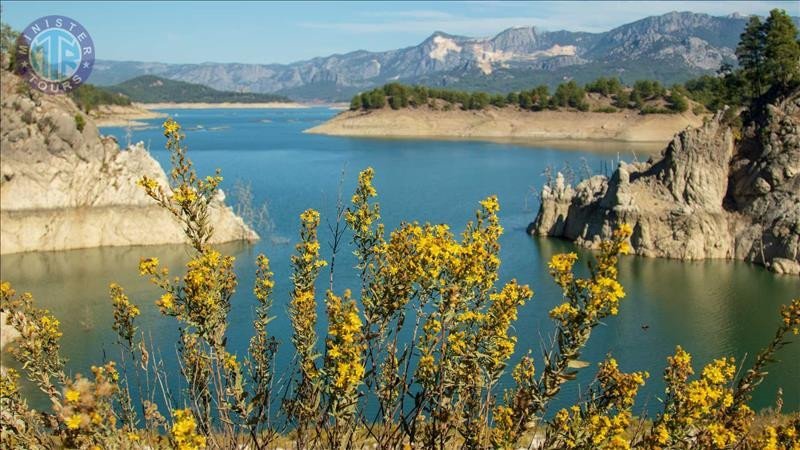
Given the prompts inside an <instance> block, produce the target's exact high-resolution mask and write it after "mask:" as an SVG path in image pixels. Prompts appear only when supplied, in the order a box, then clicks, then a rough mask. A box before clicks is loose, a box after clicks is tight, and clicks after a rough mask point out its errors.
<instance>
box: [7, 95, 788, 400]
mask: <svg viewBox="0 0 800 450" xmlns="http://www.w3.org/2000/svg"><path fill="white" fill-rule="evenodd" d="M166 112H168V113H170V114H172V115H174V116H176V118H177V119H178V120H179V121H180V122H181V123H182V125H183V126H184V128H185V129H187V135H188V145H189V148H190V153H189V154H190V156H191V158H192V159H193V160H194V161H195V163H196V165H197V167H198V170H199V172H200V173H210V172H212V171H213V170H214V169H215V168H217V167H219V168H221V169H222V171H223V176H224V177H225V181H224V183H223V188H224V189H227V191H228V192H230V187H232V186H233V184H234V182H235V181H236V180H242V181H249V182H250V183H251V184H252V187H253V192H254V194H255V198H256V202H257V203H261V202H264V201H266V202H268V203H269V209H270V212H271V214H272V219H273V221H274V223H275V228H274V231H273V232H272V233H271V234H270V235H268V236H265V238H264V239H262V240H261V241H259V242H258V243H256V244H254V245H245V244H229V245H225V246H223V247H222V248H223V249H224V251H226V252H228V253H230V254H234V255H236V257H237V274H238V275H239V276H240V288H239V292H238V293H237V295H236V297H235V298H234V302H233V308H232V311H231V315H230V319H231V324H232V325H231V327H230V332H229V343H230V345H231V348H232V349H233V351H234V352H235V353H239V354H240V355H243V354H244V352H245V350H246V346H247V342H248V340H249V337H250V335H251V334H252V327H251V324H250V323H251V320H252V317H253V308H254V306H255V302H254V300H253V299H252V298H251V296H250V291H251V287H252V281H253V276H254V271H255V270H254V264H253V261H254V259H255V255H257V254H258V253H261V252H263V253H265V254H267V255H268V256H269V258H270V259H271V261H272V267H273V271H274V272H275V278H276V280H277V286H276V291H275V296H274V301H275V307H274V311H273V312H274V315H276V316H277V319H276V320H275V321H274V322H273V323H272V324H271V326H272V332H273V333H274V334H275V335H276V336H278V338H279V339H280V341H281V343H282V346H281V348H280V354H279V366H280V367H285V366H286V365H287V364H288V362H289V358H290V357H291V351H292V349H291V343H290V341H289V332H290V331H289V324H288V319H287V317H286V305H287V303H288V290H289V287H290V285H289V275H290V267H289V256H290V255H291V253H292V251H293V245H292V244H293V243H294V241H295V239H296V233H297V230H298V220H299V219H298V215H299V214H300V213H301V212H302V211H303V210H305V209H306V208H316V209H318V210H319V211H320V212H321V214H322V216H323V227H322V230H321V236H320V240H321V241H322V242H323V245H322V247H323V248H322V251H323V256H328V255H329V251H328V248H327V246H326V245H325V242H327V240H328V238H329V236H330V234H329V233H328V232H327V230H326V227H325V226H324V224H325V220H326V218H331V217H332V216H333V212H334V209H335V203H336V197H337V187H338V185H339V179H340V175H341V173H342V171H344V181H343V186H344V194H345V198H346V199H347V198H349V196H350V194H351V193H352V190H353V188H354V186H355V181H356V175H357V173H358V171H359V170H361V169H363V168H365V167H367V166H372V167H373V168H375V171H376V178H375V185H376V187H377V189H378V192H379V201H380V202H381V205H382V213H383V217H384V221H385V223H386V225H387V228H390V227H395V226H397V225H398V224H399V223H400V221H401V220H418V221H421V222H424V221H429V222H432V223H442V222H446V223H449V224H450V225H451V227H452V228H453V230H454V231H456V232H459V231H460V230H461V229H463V226H464V224H465V223H466V222H467V221H468V220H470V219H471V218H472V216H473V211H474V209H475V207H476V205H477V202H478V201H479V200H481V199H483V198H484V197H486V196H487V195H491V194H497V195H498V197H499V199H500V203H501V207H502V210H501V212H500V217H501V223H502V225H503V227H504V228H505V234H504V235H503V237H502V238H501V245H502V250H501V258H502V261H503V265H502V269H501V278H502V280H503V281H507V280H509V279H511V278H516V279H517V280H519V281H520V282H522V283H527V284H530V285H531V287H532V288H533V289H534V291H535V297H534V299H533V300H532V301H531V302H529V303H528V304H527V305H525V306H524V307H523V308H522V309H521V311H520V314H519V320H518V321H517V323H516V325H515V334H516V335H517V336H518V337H519V343H518V345H517V348H518V353H519V354H521V353H523V352H525V351H527V350H528V349H529V348H530V349H533V350H534V353H533V354H534V356H535V357H537V359H538V356H539V355H538V349H539V344H538V342H539V338H540V336H547V335H548V333H550V332H551V331H552V325H551V323H550V320H549V318H548V317H547V311H548V310H549V309H550V308H552V307H553V306H554V305H556V304H558V303H560V293H559V290H558V289H557V287H556V286H555V285H554V284H553V282H552V281H551V280H550V279H549V276H548V275H547V273H546V262H547V261H548V260H549V258H550V256H551V255H552V254H554V253H557V252H562V251H568V250H573V246H572V244H570V243H568V242H564V241H560V240H555V239H542V238H532V237H530V236H528V235H527V234H526V233H525V227H526V226H527V225H528V223H529V222H530V221H531V220H533V217H534V216H535V212H536V208H537V207H538V204H537V202H536V199H535V198H534V197H532V196H530V195H529V192H530V188H531V186H532V185H541V183H542V181H543V178H542V177H541V175H540V174H541V173H542V171H543V170H544V169H545V167H547V166H548V165H550V166H553V167H556V168H558V167H563V166H564V164H565V163H567V164H569V165H570V166H571V167H572V168H574V169H575V170H576V171H578V169H579V168H580V167H582V166H584V165H586V166H588V167H589V168H590V169H592V170H593V171H595V172H598V171H602V170H603V168H604V167H608V166H613V164H614V160H616V158H617V157H618V156H619V157H622V158H624V159H627V160H631V159H633V158H635V157H638V158H640V159H641V158H646V155H643V154H642V152H641V149H632V148H630V147H626V146H624V145H622V144H619V145H617V144H606V145H605V146H603V147H602V148H600V149H599V150H597V149H595V150H594V151H591V152H590V151H581V150H577V149H564V148H563V146H562V147H559V148H558V149H556V148H551V147H548V146H546V145H542V146H538V147H537V146H532V145H528V146H524V145H519V144H509V143H506V144H501V143H490V142H467V141H430V140H388V139H384V140H381V139H356V138H341V137H328V136H316V135H307V134H303V133H302V130H304V129H307V128H310V127H312V126H314V125H316V124H318V123H321V122H322V121H324V120H326V119H327V118H328V117H330V116H331V115H333V114H334V112H333V111H331V110H328V109H323V108H318V109H307V110H174V111H166ZM160 122H161V121H160V120H153V121H149V123H150V124H151V126H150V127H148V128H144V129H137V130H133V132H132V140H133V141H139V140H142V141H144V142H145V143H146V144H148V145H149V146H150V148H151V151H152V152H153V154H154V156H155V157H156V158H157V159H158V160H159V161H160V162H161V163H162V164H166V163H167V162H168V155H167V154H166V153H165V152H164V151H163V150H162V149H163V144H164V138H163V136H162V135H161V131H160V128H159V126H158V124H159V123H160ZM104 133H106V134H113V135H115V136H117V137H118V139H119V140H120V142H123V143H124V141H126V130H123V129H119V128H108V129H105V130H104ZM229 201H235V198H233V196H232V195H231V194H229ZM350 251H351V248H349V247H346V248H345V249H343V251H342V252H341V253H340V254H339V258H340V259H337V272H336V290H337V291H341V290H343V289H344V288H346V287H355V286H356V279H355V278H354V275H355V273H354V271H352V270H349V268H350V267H352V265H353V264H354V260H353V258H352V256H351V255H350ZM578 252H579V254H580V255H581V256H582V257H588V256H589V254H588V253H587V252H585V251H581V250H578ZM146 256H158V257H159V259H160V260H161V261H162V263H164V264H165V265H167V266H170V267H173V268H178V267H180V266H181V265H182V264H184V263H185V261H186V260H187V258H188V253H187V251H186V249H185V248H183V247H181V246H159V247H131V248H108V249H87V250H76V251H69V252H52V253H32V254H23V255H9V256H4V257H3V259H2V267H1V269H2V278H3V279H4V280H9V281H11V282H12V283H13V284H14V285H15V287H16V288H17V289H18V290H27V291H31V292H32V293H33V294H34V296H35V298H36V300H37V302H38V304H40V305H43V306H45V307H47V308H49V309H51V310H52V311H53V312H54V313H55V314H56V315H57V316H58V317H60V318H61V319H62V322H63V328H64V334H65V339H64V353H65V354H66V356H67V357H68V358H69V359H70V362H69V369H70V370H71V371H73V372H86V371H87V370H88V367H89V365H91V364H98V363H100V362H101V361H102V360H103V358H104V355H105V357H106V358H115V357H116V355H117V353H115V352H116V351H117V350H116V349H115V346H114V333H113V331H112V330H111V326H110V324H111V321H112V311H111V306H110V302H109V300H108V284H109V283H111V282H112V281H116V282H118V283H120V284H122V285H123V286H124V287H126V289H127V291H128V293H129V295H130V296H131V298H132V300H133V301H135V302H136V303H138V304H139V305H141V306H142V311H143V312H142V316H141V320H140V324H142V328H143V329H144V330H145V331H146V333H147V336H148V339H150V338H152V340H153V342H155V343H156V344H157V345H158V346H159V347H160V348H161V351H162V354H163V357H164V359H165V360H166V362H167V366H168V367H171V368H176V364H175V362H174V359H175V357H174V355H175V349H174V342H175V337H176V336H177V331H176V324H175V323H174V322H173V321H172V320H171V319H169V318H164V317H161V316H160V315H159V314H158V312H157V311H156V309H155V307H153V302H154V300H155V299H156V298H157V293H156V291H155V290H153V289H152V288H151V287H149V286H148V284H147V282H146V280H143V279H141V278H140V277H139V276H138V274H137V272H136V266H137V263H138V261H139V258H141V257H146ZM321 278H322V279H321V280H320V290H322V289H324V288H325V287H326V286H327V273H325V274H324V276H322V277H321ZM620 278H621V281H622V283H623V285H624V286H625V288H626V291H627V293H628V295H627V297H626V298H625V300H624V301H623V304H622V306H621V308H620V313H619V315H618V316H616V317H613V318H609V319H608V320H607V321H606V322H605V323H604V324H602V325H601V326H599V327H598V328H597V329H596V331H595V332H594V334H593V336H592V339H591V340H590V343H589V345H588V347H587V349H586V351H585V352H584V354H583V356H582V359H583V360H586V361H588V362H590V363H593V364H594V363H597V362H599V361H600V360H602V359H603V357H604V356H605V355H606V354H607V353H611V354H612V355H613V356H614V357H615V358H616V359H617V360H618V361H619V362H620V366H621V368H622V369H623V370H647V371H649V372H650V373H651V378H650V380H648V383H647V385H646V387H645V388H644V389H643V390H642V391H641V393H640V398H639V400H640V402H639V404H640V405H645V404H646V405H647V407H648V409H650V410H651V411H654V410H657V409H658V400H657V396H658V395H659V394H660V393H661V392H662V391H663V385H662V383H661V381H660V380H661V376H660V374H661V373H662V371H663V367H664V365H665V361H666V357H667V356H668V355H670V354H671V353H672V352H673V351H674V348H675V345H678V344H680V345H682V346H683V347H684V348H686V349H687V350H689V351H690V352H691V353H692V354H693V356H694V361H695V364H696V366H700V365H701V364H704V363H706V362H708V361H710V360H712V359H714V358H719V357H722V356H735V357H736V358H737V360H741V359H742V358H747V361H750V360H751V359H752V356H753V355H754V354H755V352H757V351H758V350H759V349H760V348H761V347H762V346H763V345H765V344H766V343H767V342H768V340H769V339H770V338H771V336H772V334H773V333H774V329H775V327H776V326H777V324H778V321H779V316H778V313H777V310H778V308H779V306H780V305H781V304H782V303H785V302H788V301H789V300H790V299H791V298H792V297H796V296H797V295H798V294H799V293H800V279H798V278H797V277H780V276H775V275H773V274H771V273H769V272H767V271H765V270H763V269H762V268H760V267H757V266H752V265H749V264H745V263H742V262H726V261H702V262H680V261H670V260H656V259H647V258H640V257H624V258H622V261H621V267H620ZM778 356H779V359H781V361H780V362H779V363H777V364H775V365H774V366H772V367H771V372H772V373H771V375H770V377H769V378H768V379H767V381H766V382H765V383H764V384H762V385H761V386H760V387H759V388H758V390H757V392H756V398H755V401H754V406H755V407H757V408H761V407H764V406H768V405H770V404H772V403H773V401H774V399H775V395H776V391H777V389H778V387H782V388H783V390H784V399H785V408H787V409H791V410H800V383H798V380H800V362H798V361H800V343H797V344H794V345H791V346H789V347H787V348H785V349H783V350H782V351H781V353H780V354H779V355H778ZM594 367H596V366H593V367H590V368H587V369H583V370H582V371H581V374H580V377H579V379H578V383H570V384H568V385H567V386H566V387H565V389H564V390H563V392H562V393H561V394H560V395H559V403H565V402H569V401H572V400H574V399H575V397H576V395H577V394H578V392H579V387H580V386H583V387H585V386H586V385H587V384H588V382H589V381H590V380H591V377H592V375H593V374H594V372H595V370H594Z"/></svg>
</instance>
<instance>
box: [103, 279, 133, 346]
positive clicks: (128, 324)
mask: <svg viewBox="0 0 800 450" xmlns="http://www.w3.org/2000/svg"><path fill="white" fill-rule="evenodd" d="M110 289H111V303H112V304H113V306H114V325H113V328H114V331H116V332H117V334H119V336H120V337H121V338H122V339H123V341H125V342H127V343H128V347H133V336H134V334H135V333H136V327H135V326H134V325H133V320H134V319H135V318H136V317H137V316H138V315H139V314H140V312H139V308H138V307H137V306H136V305H134V304H132V303H131V302H130V299H128V296H127V295H125V291H124V290H123V289H122V287H121V286H120V285H118V284H116V283H112V284H111V287H110Z"/></svg>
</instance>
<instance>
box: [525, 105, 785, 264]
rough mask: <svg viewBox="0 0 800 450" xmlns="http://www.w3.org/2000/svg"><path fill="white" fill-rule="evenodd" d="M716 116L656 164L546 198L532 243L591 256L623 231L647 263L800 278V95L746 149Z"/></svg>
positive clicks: (753, 127)
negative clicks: (559, 240)
mask: <svg viewBox="0 0 800 450" xmlns="http://www.w3.org/2000/svg"><path fill="white" fill-rule="evenodd" d="M722 117H723V113H722V112H720V113H718V114H717V115H716V116H715V117H714V118H713V119H712V120H710V121H708V122H707V123H705V124H704V125H703V126H701V127H698V128H694V129H688V130H685V131H682V132H680V133H678V134H677V135H676V136H675V137H674V138H673V140H672V141H671V142H670V143H669V145H668V146H667V147H666V148H665V149H664V151H663V152H662V155H661V157H660V158H659V159H657V160H652V159H651V160H650V161H648V162H646V163H636V164H626V163H620V165H619V167H618V168H617V170H616V171H615V172H614V174H613V175H612V176H611V177H610V178H606V177H603V176H595V177H592V178H590V179H587V180H584V181H582V182H580V183H579V184H578V185H577V186H575V187H574V188H573V187H572V186H569V185H568V184H566V183H565V182H564V179H563V177H562V176H561V175H560V174H559V176H558V177H557V178H556V181H555V182H554V183H553V184H552V185H550V186H545V187H544V188H543V190H542V196H541V197H542V203H541V206H540V208H539V212H538V214H537V216H536V220H535V221H534V222H533V223H532V224H531V226H530V227H529V231H530V232H531V233H532V234H538V235H543V236H557V237H564V238H567V239H570V240H573V241H575V242H576V243H578V244H579V245H583V246H587V247H593V246H595V245H596V244H597V243H598V242H599V241H600V240H601V239H604V238H606V237H608V236H609V235H610V233H611V231H612V229H613V228H614V227H615V226H616V225H617V224H619V223H621V222H626V223H629V224H631V225H632V226H633V227H634V231H633V236H632V237H631V244H632V247H633V248H634V250H635V252H636V253H637V254H639V255H645V256H658V257H667V258H680V259H703V258H735V259H743V260H746V261H751V262H755V263H757V264H762V265H764V266H766V267H768V268H769V269H771V270H773V271H776V272H779V273H793V274H800V131H799V130H800V91H795V92H793V93H792V94H791V95H789V96H788V97H787V98H784V99H782V100H780V101H777V102H775V104H772V105H768V106H766V107H765V108H764V111H763V113H761V114H760V115H759V117H757V118H755V119H754V120H753V121H752V122H751V123H750V125H749V126H747V127H745V129H744V130H743V136H742V137H741V138H740V139H739V140H735V139H734V135H733V132H732V131H731V129H730V128H729V127H727V126H726V125H724V124H723V120H722Z"/></svg>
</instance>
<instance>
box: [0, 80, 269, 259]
mask: <svg viewBox="0 0 800 450" xmlns="http://www.w3.org/2000/svg"><path fill="white" fill-rule="evenodd" d="M0 88H1V89H2V101H1V102H0V106H1V108H0V220H1V221H2V227H0V253H2V254H7V253H18V252H27V251H44V250H66V249H73V248H84V247H97V246H120V245H151V244H167V243H179V242H184V237H183V233H182V227H181V225H180V224H179V223H178V221H177V220H175V219H174V218H173V216H172V215H170V214H169V213H168V212H166V211H164V210H162V209H160V208H158V207H157V206H156V205H155V203H154V202H153V201H152V200H151V199H150V198H148V197H146V196H145V194H144V193H143V191H142V189H141V188H139V187H138V186H136V184H135V181H136V180H137V179H139V178H140V177H141V176H142V175H148V176H150V177H153V178H155V179H157V180H158V181H159V182H161V184H162V185H165V184H166V183H167V178H166V175H165V174H164V171H163V170H162V168H161V166H160V165H159V164H158V162H156V160H155V159H153V158H152V156H150V154H149V153H148V151H147V150H146V149H145V148H144V146H143V145H142V144H137V145H135V146H132V147H130V148H128V149H124V150H121V149H120V148H119V146H118V145H117V142H116V141H115V140H114V139H113V138H111V137H104V136H101V135H100V134H99V132H98V130H97V126H96V125H95V123H94V122H93V120H92V119H91V118H88V117H86V116H85V115H82V114H80V112H79V110H78V108H77V107H76V106H75V104H74V103H73V102H72V101H71V100H70V99H69V98H67V97H65V96H47V95H42V94H39V93H36V92H29V91H28V90H27V89H26V86H25V85H24V84H23V82H22V81H21V80H20V79H19V78H18V77H17V76H15V75H13V74H10V73H8V72H5V71H4V72H3V74H2V82H0ZM76 115H81V116H82V117H84V122H83V123H81V121H80V119H76ZM211 217H212V221H213V224H214V229H215V235H214V238H215V241H216V242H226V241H233V240H240V239H243V240H255V239H258V236H257V235H256V233H255V232H254V231H253V230H251V229H250V228H249V227H248V226H247V225H245V224H244V222H243V221H242V219H241V218H239V217H237V216H236V215H235V214H234V213H233V211H232V209H231V208H230V207H228V206H226V205H225V203H224V194H221V193H220V197H219V198H218V199H216V200H215V201H214V202H213V203H212V206H211Z"/></svg>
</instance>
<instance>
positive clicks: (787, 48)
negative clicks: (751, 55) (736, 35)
mask: <svg viewBox="0 0 800 450" xmlns="http://www.w3.org/2000/svg"><path fill="white" fill-rule="evenodd" d="M763 28H764V31H763V37H764V59H765V66H766V67H765V69H766V72H767V81H768V82H769V83H770V84H777V85H779V86H781V87H782V88H786V87H788V86H789V84H790V83H791V82H792V81H800V42H798V40H797V28H796V27H795V25H794V23H792V19H791V18H790V17H789V16H788V15H787V14H786V11H783V10H779V9H773V10H772V11H771V12H770V13H769V18H767V21H766V22H765V23H764V26H763Z"/></svg>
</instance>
